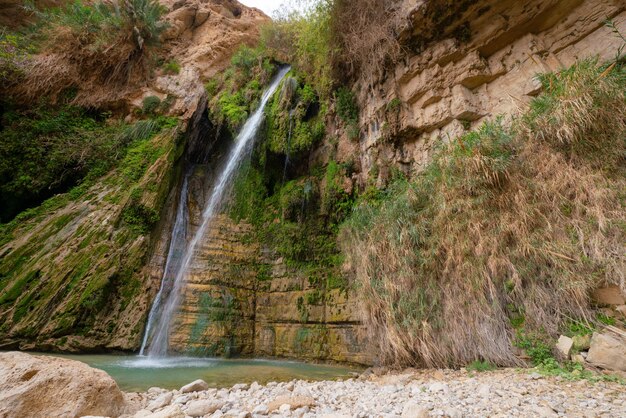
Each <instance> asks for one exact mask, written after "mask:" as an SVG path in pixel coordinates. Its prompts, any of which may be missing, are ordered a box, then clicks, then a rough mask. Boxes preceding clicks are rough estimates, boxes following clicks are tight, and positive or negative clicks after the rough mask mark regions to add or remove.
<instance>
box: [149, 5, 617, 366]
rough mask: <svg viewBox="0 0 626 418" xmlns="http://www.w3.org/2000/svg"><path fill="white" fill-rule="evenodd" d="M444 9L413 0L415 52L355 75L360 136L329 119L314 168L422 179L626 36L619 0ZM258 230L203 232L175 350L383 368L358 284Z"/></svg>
mask: <svg viewBox="0 0 626 418" xmlns="http://www.w3.org/2000/svg"><path fill="white" fill-rule="evenodd" d="M444 3H445V2H444ZM441 4H442V2H441V1H431V2H417V4H416V2H408V1H407V2H405V4H404V8H403V10H404V13H406V16H407V18H408V22H409V25H408V27H407V28H406V29H405V31H404V32H403V33H402V34H401V35H400V39H401V41H402V43H403V47H404V48H405V49H407V50H410V51H411V52H409V53H408V55H407V57H406V58H405V59H404V60H403V61H402V62H400V63H399V64H398V65H396V66H395V67H393V68H391V69H389V70H388V71H387V73H386V74H384V75H381V76H380V77H379V80H378V81H377V82H376V83H374V84H372V83H370V82H368V81H366V80H365V79H362V80H358V81H357V83H356V86H357V89H358V90H357V91H358V102H359V104H360V107H361V114H360V128H361V137H360V139H359V140H358V141H354V140H350V139H348V137H347V135H346V133H345V132H344V130H343V129H339V128H337V127H338V126H340V125H341V122H340V121H332V120H331V121H329V123H328V124H327V133H328V135H327V137H333V136H338V137H339V141H338V143H336V144H330V143H328V141H326V142H324V143H323V144H322V145H321V146H319V147H318V148H317V149H316V150H314V151H313V152H312V153H311V156H310V161H311V165H315V163H317V164H322V165H324V164H326V163H328V161H329V158H330V155H331V154H333V156H334V158H335V159H336V160H337V161H338V162H344V163H345V162H350V161H352V162H356V163H357V166H358V167H359V169H357V172H356V173H355V174H354V175H353V176H352V179H351V181H352V183H354V185H361V186H364V185H365V184H368V182H370V181H372V180H374V181H375V182H376V184H378V185H383V184H385V183H386V182H387V180H388V179H389V178H390V176H391V173H392V171H393V169H394V168H396V169H400V170H402V171H404V172H405V173H407V174H409V175H414V174H415V173H418V172H420V171H421V169H422V168H423V167H425V165H426V164H427V162H428V161H429V159H430V157H431V155H432V152H433V151H434V150H435V149H436V147H437V146H438V145H440V144H441V143H442V142H446V141H451V140H453V139H454V138H455V137H457V136H459V135H461V134H463V133H465V132H466V131H468V130H471V129H472V128H475V127H477V126H478V125H479V124H481V123H482V122H483V121H484V120H486V119H489V118H495V117H497V116H499V115H503V116H505V117H507V118H510V117H511V115H514V114H515V113H517V112H518V111H519V110H521V109H524V108H525V106H526V105H527V104H528V103H529V101H530V100H531V99H532V98H533V97H535V96H536V95H537V94H539V93H540V83H539V82H538V81H537V80H536V78H535V75H536V74H538V73H542V72H550V71H555V70H559V69H562V68H566V67H568V66H570V65H571V64H573V63H574V62H575V61H576V60H580V59H585V58H588V57H597V58H598V59H599V60H600V61H604V60H608V59H610V58H612V57H614V56H615V54H616V52H617V50H618V48H619V45H620V44H621V40H620V39H619V38H617V37H616V36H615V35H614V34H613V33H611V30H610V29H609V28H607V27H606V26H605V20H606V19H612V20H614V21H615V22H616V25H617V27H618V28H620V29H621V30H622V32H626V13H625V10H626V6H625V5H624V4H623V2H621V1H617V0H615V1H613V0H603V1H593V0H586V1H585V0H550V1H536V0H528V1H523V2H516V1H504V2H502V1H490V0H486V1H465V2H458V3H457V4H455V5H452V6H449V7H447V8H444V9H441V7H438V6H441ZM355 160H356V161H355ZM346 181H348V179H346ZM348 183H350V181H348ZM346 187H348V188H350V187H352V186H349V185H348V186H346ZM250 234H251V228H250V226H249V225H245V224H239V225H236V224H235V223H234V222H233V221H232V220H230V219H229V218H228V217H227V216H222V217H221V218H220V220H219V222H217V223H216V224H215V225H214V226H213V228H212V229H211V233H210V234H209V235H208V236H207V237H205V240H204V242H203V245H202V249H201V250H200V254H199V256H198V257H197V260H196V261H195V263H194V267H193V272H192V274H191V279H190V281H191V285H190V286H189V289H188V290H187V292H186V295H185V298H184V299H185V300H184V304H183V309H182V311H181V313H180V314H179V316H178V319H177V324H178V325H177V331H176V332H175V334H174V336H173V343H174V347H175V349H176V350H177V351H180V352H193V353H201V354H224V353H226V354H228V353H230V354H244V355H257V356H259V355H260V356H279V357H294V358H301V359H307V360H334V361H348V362H354V363H361V364H367V363H375V362H376V359H375V358H374V357H373V356H372V354H371V350H368V346H367V341H366V332H365V331H366V330H364V329H363V328H362V326H361V325H360V324H359V318H360V316H359V315H360V313H359V307H358V306H357V300H356V298H355V295H354V291H353V290H350V289H342V288H337V289H332V288H329V287H328V286H327V283H319V282H317V281H316V279H315V277H307V276H306V275H303V274H302V273H299V272H298V271H297V270H296V269H290V268H289V267H288V266H286V265H285V263H284V262H283V260H282V259H278V260H276V257H277V256H276V255H273V254H269V253H267V251H266V250H264V249H263V248H260V247H259V246H258V245H256V244H249V243H248V242H252V241H251V240H249V236H250ZM157 276H158V275H156V276H154V277H153V280H155V281H156V280H157Z"/></svg>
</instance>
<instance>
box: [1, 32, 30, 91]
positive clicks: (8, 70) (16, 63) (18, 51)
mask: <svg viewBox="0 0 626 418" xmlns="http://www.w3.org/2000/svg"><path fill="white" fill-rule="evenodd" d="M27 56H28V48H27V47H25V46H24V40H23V39H22V38H21V37H20V36H19V35H16V34H12V33H8V32H7V31H5V30H2V29H0V86H3V85H4V84H5V83H8V82H11V81H15V78H16V77H17V76H18V75H20V74H21V73H22V66H23V63H24V61H25V60H26V57H27Z"/></svg>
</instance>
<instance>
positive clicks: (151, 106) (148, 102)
mask: <svg viewBox="0 0 626 418" xmlns="http://www.w3.org/2000/svg"><path fill="white" fill-rule="evenodd" d="M159 107H161V99H159V98H158V97H157V96H147V97H145V98H144V99H143V102H142V107H141V111H142V113H143V114H144V115H148V116H149V115H154V114H155V113H156V111H157V109H159Z"/></svg>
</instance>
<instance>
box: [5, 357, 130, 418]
mask: <svg viewBox="0 0 626 418" xmlns="http://www.w3.org/2000/svg"><path fill="white" fill-rule="evenodd" d="M0 376H2V379H1V381H0V416H1V417H3V418H12V417H15V418H18V417H20V418H21V417H30V418H37V417H42V418H44V417H45V418H52V417H63V418H65V417H82V416H86V415H95V416H110V417H114V416H119V415H121V414H123V413H128V412H131V411H128V406H127V403H126V400H125V398H124V394H123V393H122V392H121V391H120V389H119V388H118V386H117V384H116V383H115V381H114V380H113V379H112V378H111V377H110V376H109V375H108V374H106V373H105V372H104V371H102V370H97V369H93V368H91V367H89V366H88V365H86V364H84V363H81V362H79V361H74V360H67V359H61V358H56V357H48V356H32V355H30V354H25V353H19V352H8V353H0Z"/></svg>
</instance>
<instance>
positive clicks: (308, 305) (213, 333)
mask: <svg viewBox="0 0 626 418" xmlns="http://www.w3.org/2000/svg"><path fill="white" fill-rule="evenodd" d="M209 171H210V170H209V169H208V168H207V167H196V169H195V171H194V174H193V175H192V176H191V178H190V193H189V199H188V207H189V208H190V213H189V219H190V224H191V228H190V229H191V231H190V233H189V235H190V236H191V234H193V233H194V232H195V230H196V229H197V228H198V227H199V224H200V222H201V220H200V211H201V208H202V205H203V202H204V199H205V198H206V194H207V189H208V188H209V187H210V183H211V180H212V178H213V177H214V176H213V175H210V174H209ZM252 234H253V228H252V227H251V226H250V225H247V224H245V223H236V222H234V221H233V220H232V219H230V218H229V217H228V216H227V215H219V216H218V217H216V218H215V219H214V221H213V222H212V223H211V224H210V226H209V231H208V233H207V234H206V235H205V236H204V237H203V239H202V241H201V243H200V245H199V246H198V249H197V251H196V256H195V258H194V260H193V263H192V266H191V268H190V272H189V274H188V276H187V285H186V288H185V291H184V296H183V298H182V304H181V306H180V309H179V311H178V313H177V315H176V318H175V319H174V321H173V331H172V333H171V335H170V350H171V351H173V352H178V353H185V354H192V355H202V356H207V355H209V356H214V355H226V356H230V355H246V356H264V357H268V356H276V357H288V358H299V359H306V360H333V361H340V362H351V363H360V364H369V363H370V362H371V359H370V358H369V354H367V353H368V351H367V349H366V343H365V340H364V334H365V333H364V330H362V329H361V326H360V324H359V320H358V315H357V309H356V305H355V303H356V299H355V298H354V295H353V294H352V292H351V291H349V290H347V289H341V288H340V287H336V288H332V287H333V286H332V285H329V284H327V283H321V282H320V281H319V280H316V279H314V278H310V277H309V276H303V275H302V273H298V272H297V271H296V270H295V269H291V268H289V267H287V266H286V265H285V263H284V262H283V260H282V259H276V257H275V256H274V255H273V254H270V253H267V251H266V250H264V249H263V248H261V247H260V246H259V245H258V244H256V243H255V240H254V239H253V235H252ZM164 238H165V237H164ZM188 238H190V237H188ZM165 250H166V248H165V246H163V247H162V248H161V249H160V253H159V254H156V255H155V259H154V261H155V263H154V264H153V265H152V266H153V267H152V269H151V280H152V284H153V285H154V287H157V286H158V284H157V283H160V280H161V275H162V268H161V267H159V266H162V260H163V258H164V256H165V253H164V252H163V251H165Z"/></svg>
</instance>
